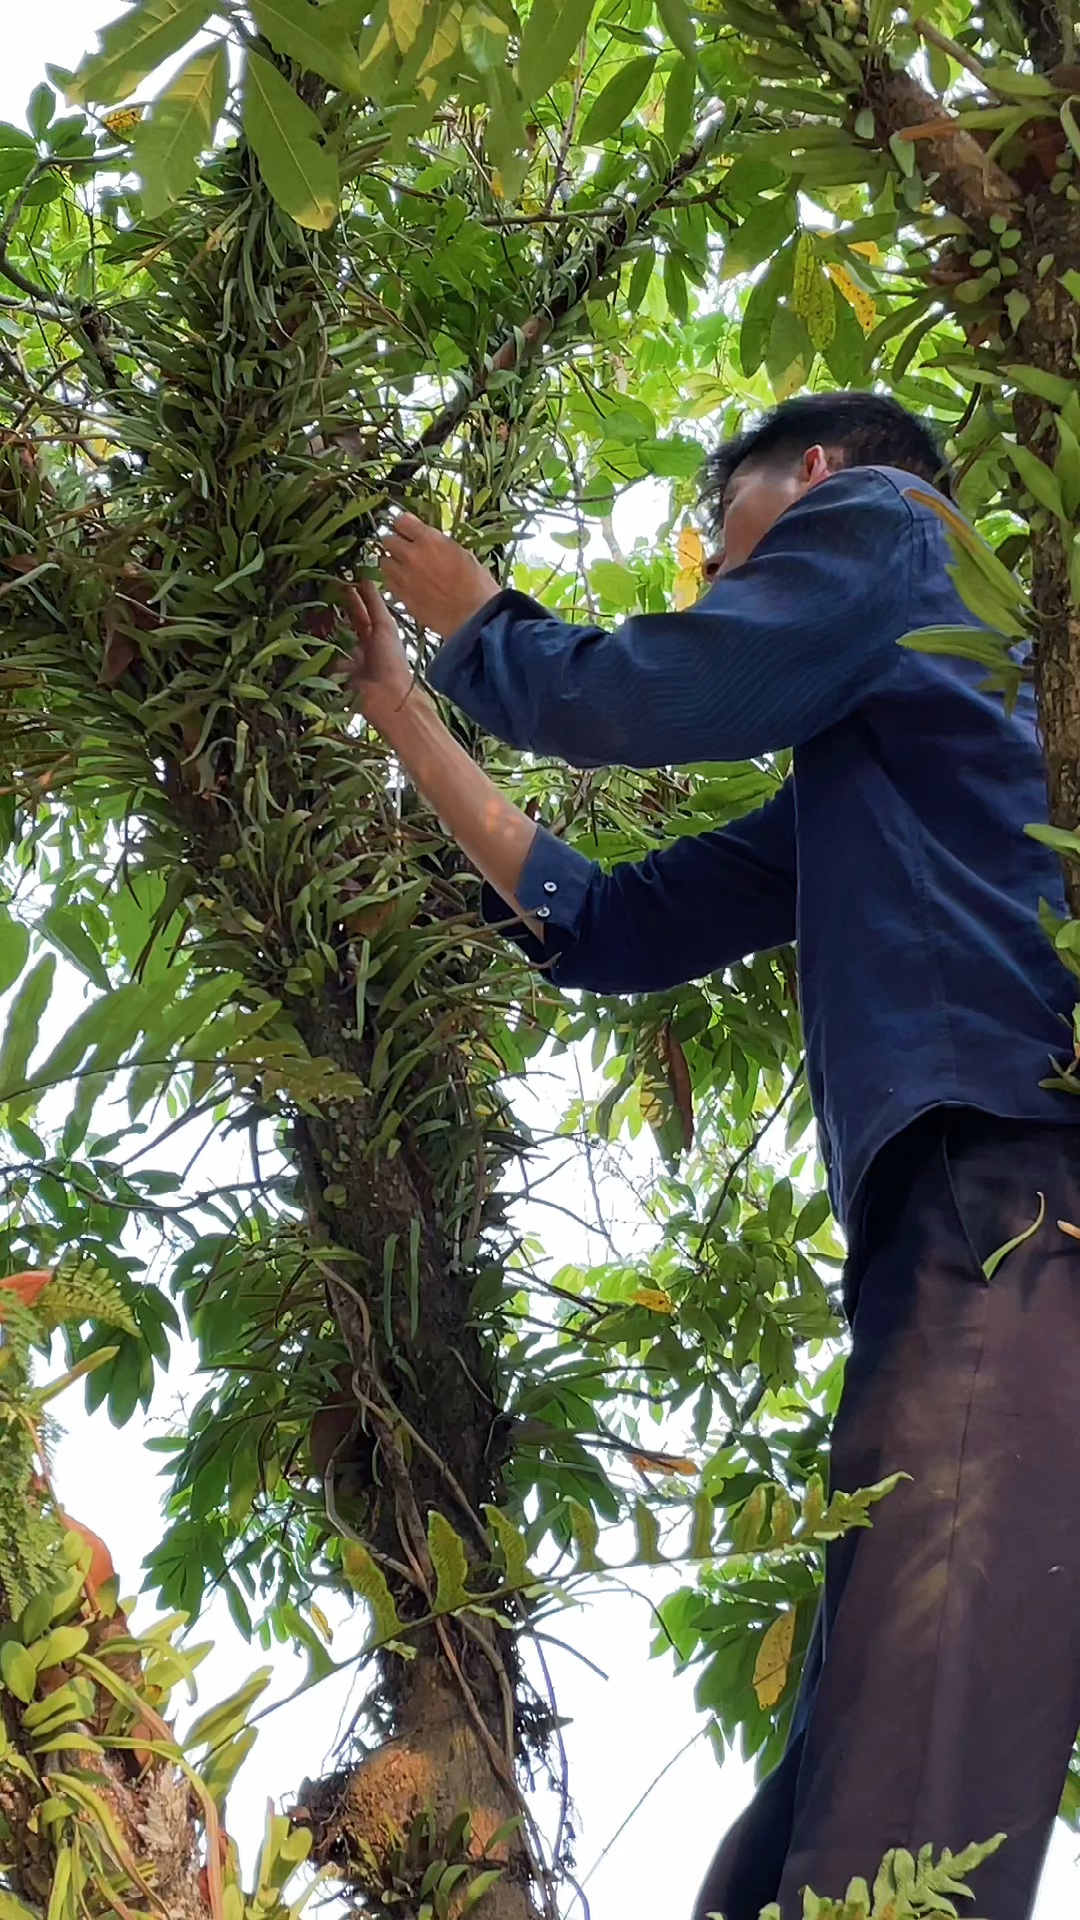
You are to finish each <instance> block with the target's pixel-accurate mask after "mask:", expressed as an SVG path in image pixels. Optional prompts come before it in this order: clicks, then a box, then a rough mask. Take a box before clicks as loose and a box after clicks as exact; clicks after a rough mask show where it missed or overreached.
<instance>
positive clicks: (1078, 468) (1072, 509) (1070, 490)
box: [1054, 414, 1080, 521]
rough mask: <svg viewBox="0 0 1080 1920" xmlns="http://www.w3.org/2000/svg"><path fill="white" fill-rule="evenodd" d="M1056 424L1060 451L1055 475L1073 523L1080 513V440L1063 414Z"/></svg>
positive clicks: (1056, 457) (1055, 460) (1066, 511)
mask: <svg viewBox="0 0 1080 1920" xmlns="http://www.w3.org/2000/svg"><path fill="white" fill-rule="evenodd" d="M1055 424H1056V426H1057V435H1058V450H1057V454H1056V456H1055V458H1054V474H1055V477H1056V479H1057V482H1058V485H1059V486H1060V488H1061V498H1062V503H1063V505H1064V508H1065V513H1066V515H1067V517H1068V519H1069V520H1070V521H1073V520H1075V519H1076V516H1077V513H1078V512H1080V440H1078V439H1077V437H1076V435H1075V433H1074V432H1073V430H1072V428H1071V427H1070V425H1069V423H1068V421H1067V420H1066V419H1065V418H1064V417H1063V416H1062V415H1061V414H1059V415H1058V417H1057V420H1056V422H1055Z"/></svg>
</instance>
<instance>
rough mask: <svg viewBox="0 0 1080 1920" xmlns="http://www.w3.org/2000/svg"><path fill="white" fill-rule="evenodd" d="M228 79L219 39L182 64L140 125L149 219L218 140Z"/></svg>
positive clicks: (138, 156)
mask: <svg viewBox="0 0 1080 1920" xmlns="http://www.w3.org/2000/svg"><path fill="white" fill-rule="evenodd" d="M228 81H229V64H228V52H227V49H226V46H225V43H224V41H221V40H219V41H218V42H217V44H216V45H215V46H213V47H206V48H204V49H203V50H202V52H200V53H197V54H195V56H194V58H193V59H191V60H189V61H188V63H187V65H186V66H184V67H181V69H180V72H179V73H178V74H177V75H176V78H175V79H174V80H172V81H170V83H169V85H168V87H166V89H165V92H164V93H162V94H159V95H158V98H157V99H156V100H155V101H154V104H153V106H152V108H151V110H150V113H149V116H148V117H147V118H146V119H145V120H141V121H140V122H139V125H138V126H137V127H136V129H135V133H134V135H133V138H132V148H133V153H134V160H135V166H136V169H137V171H138V173H139V176H140V178H141V180H142V203H143V212H144V213H145V214H146V215H147V216H148V218H149V219H151V220H156V219H157V218H158V217H159V215H161V214H163V213H164V212H165V209H166V207H169V206H171V205H172V204H173V202H174V201H176V200H179V198H180V196H181V194H184V193H186V192H187V190H188V188H189V187H190V185H191V183H192V181H193V180H194V179H195V176H196V174H197V173H198V170H199V159H200V156H201V155H202V154H203V153H204V152H205V151H206V149H207V148H208V147H210V146H211V145H212V144H213V137H214V129H215V127H216V125H217V123H218V121H219V120H220V118H221V115H222V113H223V111H224V107H225V95H226V91H227V88H228Z"/></svg>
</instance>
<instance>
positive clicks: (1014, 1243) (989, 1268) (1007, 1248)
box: [982, 1193, 1046, 1280]
mask: <svg viewBox="0 0 1080 1920" xmlns="http://www.w3.org/2000/svg"><path fill="white" fill-rule="evenodd" d="M1045 1218H1046V1195H1045V1193H1040V1195H1039V1211H1038V1213H1037V1214H1036V1215H1035V1218H1034V1220H1033V1221H1032V1223H1031V1225H1030V1227H1025V1228H1024V1231H1023V1233H1017V1234H1014V1236H1013V1238H1012V1239H1011V1240H1006V1242H1005V1245H1004V1246H1003V1247H998V1248H996V1249H995V1251H994V1252H993V1253H991V1254H990V1255H989V1256H988V1257H987V1259H985V1260H984V1261H983V1269H982V1270H983V1273H984V1274H985V1275H986V1278H987V1279H988V1280H992V1279H993V1277H994V1275H995V1273H996V1272H997V1270H998V1268H999V1267H1000V1265H1001V1263H1002V1261H1003V1260H1004V1259H1005V1257H1006V1255H1007V1254H1010V1253H1012V1252H1014V1251H1015V1249H1016V1248H1017V1247H1022V1246H1023V1244H1024V1241H1025V1240H1030V1239H1031V1237H1032V1234H1035V1233H1038V1231H1039V1228H1040V1227H1041V1226H1042V1223H1043V1221H1044V1220H1045Z"/></svg>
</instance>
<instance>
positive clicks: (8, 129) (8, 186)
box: [0, 122, 37, 193]
mask: <svg viewBox="0 0 1080 1920" xmlns="http://www.w3.org/2000/svg"><path fill="white" fill-rule="evenodd" d="M36 159H37V148H36V147H35V146H34V142H33V140H32V139H31V137H30V135H29V134H28V133H27V131H26V128H25V127H12V126H8V125H7V123H6V122H0V193H11V192H13V191H14V189H15V188H16V187H21V186H22V183H23V181H24V180H25V179H26V176H27V174H28V173H29V172H30V169H31V167H32V166H33V165H34V162H35V161H36Z"/></svg>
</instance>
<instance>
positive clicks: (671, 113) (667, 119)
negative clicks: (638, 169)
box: [664, 58, 697, 155]
mask: <svg viewBox="0 0 1080 1920" xmlns="http://www.w3.org/2000/svg"><path fill="white" fill-rule="evenodd" d="M696 92H697V68H696V67H695V65H694V62H693V60H687V59H685V58H684V59H682V60H676V62H675V65H674V66H673V67H672V69H671V72H670V73H669V75H668V78H667V85H666V86H665V88H664V145H665V146H666V148H667V150H668V152H669V153H670V154H672V155H674V154H676V153H678V152H679V150H680V148H681V147H682V144H683V141H684V140H685V138H686V136H687V134H688V133H689V131H690V129H691V127H692V126H693V124H694V96H695V93H696Z"/></svg>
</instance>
